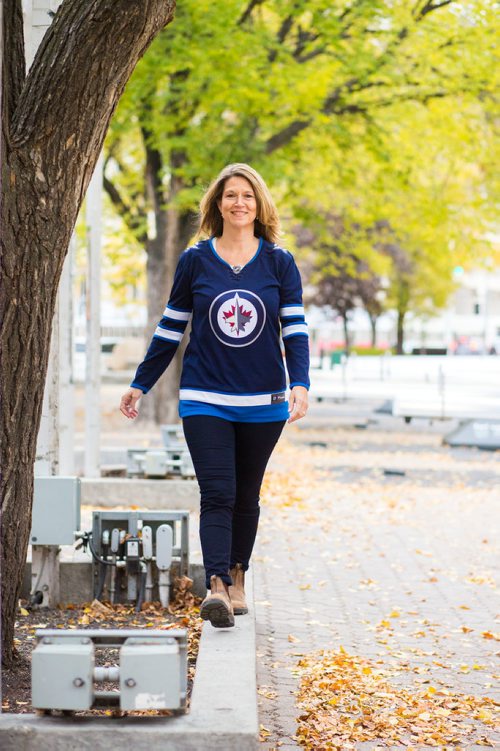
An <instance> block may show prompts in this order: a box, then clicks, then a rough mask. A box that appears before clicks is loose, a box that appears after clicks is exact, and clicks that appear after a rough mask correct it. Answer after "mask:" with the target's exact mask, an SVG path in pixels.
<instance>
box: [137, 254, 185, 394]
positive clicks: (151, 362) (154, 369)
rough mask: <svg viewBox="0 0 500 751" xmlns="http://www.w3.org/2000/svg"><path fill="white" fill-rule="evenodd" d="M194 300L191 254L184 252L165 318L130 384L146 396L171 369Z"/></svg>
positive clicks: (158, 326) (163, 317)
mask: <svg viewBox="0 0 500 751" xmlns="http://www.w3.org/2000/svg"><path fill="white" fill-rule="evenodd" d="M192 309H193V299H192V293H191V278H190V272H189V259H188V253H187V252H184V253H183V254H182V255H181V257H180V259H179V263H178V265H177V269H176V272H175V276H174V283H173V285H172V291H171V293H170V298H169V300H168V303H167V306H166V308H165V310H164V311H163V316H162V318H161V320H160V321H159V322H158V325H157V327H156V329H155V332H154V334H153V338H152V340H151V344H150V345H149V348H148V351H147V352H146V355H145V357H144V360H143V361H142V362H141V364H140V365H139V367H138V368H137V371H136V373H135V376H134V380H133V381H132V383H131V384H130V385H131V386H132V387H133V388H136V389H141V391H142V392H143V393H144V394H147V392H148V391H149V390H150V389H152V388H153V386H154V385H155V383H156V381H157V380H158V379H159V377H160V376H161V375H162V374H163V373H164V372H165V370H166V369H167V368H168V366H169V365H170V362H171V361H172V358H173V356H174V355H175V353H176V351H177V347H178V346H179V344H180V342H181V340H182V337H183V336H184V332H185V330H186V327H187V325H188V322H189V320H190V318H191V314H192Z"/></svg>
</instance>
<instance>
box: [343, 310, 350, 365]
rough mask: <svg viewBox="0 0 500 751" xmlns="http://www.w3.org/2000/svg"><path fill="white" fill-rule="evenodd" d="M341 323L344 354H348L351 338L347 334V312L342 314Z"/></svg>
mask: <svg viewBox="0 0 500 751" xmlns="http://www.w3.org/2000/svg"><path fill="white" fill-rule="evenodd" d="M342 323H343V324H344V341H345V353H346V355H348V354H349V352H350V349H351V339H350V334H349V321H348V318H347V313H343V314H342Z"/></svg>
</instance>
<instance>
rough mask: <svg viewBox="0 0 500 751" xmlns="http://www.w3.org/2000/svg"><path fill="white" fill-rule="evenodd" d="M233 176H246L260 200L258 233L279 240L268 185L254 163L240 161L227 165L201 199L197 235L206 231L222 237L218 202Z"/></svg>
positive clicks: (273, 206)
mask: <svg viewBox="0 0 500 751" xmlns="http://www.w3.org/2000/svg"><path fill="white" fill-rule="evenodd" d="M230 177H244V178H245V180H248V182H249V183H250V185H251V186H252V188H253V191H254V193H255V200H256V203H257V217H256V219H255V224H254V234H255V236H256V237H263V238H264V240H268V241H269V242H272V243H276V242H278V240H279V238H280V235H281V230H280V220H279V216H278V210H277V209H276V206H275V204H274V201H273V199H272V198H271V194H270V192H269V188H268V187H267V185H266V183H265V182H264V180H263V179H262V177H261V176H260V175H259V173H258V172H257V171H256V170H254V169H253V167H250V165H248V164H243V163H239V162H237V163H235V164H228V165H227V166H226V167H224V169H223V170H222V171H221V172H220V173H219V175H218V176H217V177H216V178H215V180H214V181H213V182H212V183H211V184H210V186H209V188H208V190H207V192H206V193H205V195H204V196H203V198H202V199H201V202H200V225H199V229H198V236H200V235H203V234H207V235H209V236H210V237H212V236H215V237H220V236H221V235H222V229H223V221H222V216H221V213H220V211H219V207H218V205H217V202H218V201H220V200H221V198H222V194H223V192H224V186H225V184H226V180H228V179H229V178H230Z"/></svg>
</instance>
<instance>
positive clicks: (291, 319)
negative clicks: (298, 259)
mask: <svg viewBox="0 0 500 751" xmlns="http://www.w3.org/2000/svg"><path fill="white" fill-rule="evenodd" d="M288 256H289V259H290V260H289V262H288V264H287V266H286V268H285V269H284V273H283V278H282V281H281V292H280V313H279V314H280V322H281V336H282V339H283V344H284V346H285V360H286V367H287V370H288V377H289V379H290V388H293V387H294V386H305V388H306V389H308V388H309V386H310V380H309V334H308V331H307V323H306V320H305V316H304V305H303V303H302V282H301V280H300V274H299V270H298V268H297V266H296V264H295V261H294V259H293V257H292V256H291V255H290V254H288Z"/></svg>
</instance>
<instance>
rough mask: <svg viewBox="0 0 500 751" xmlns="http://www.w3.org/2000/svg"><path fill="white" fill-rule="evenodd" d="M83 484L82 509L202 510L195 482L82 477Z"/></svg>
mask: <svg viewBox="0 0 500 751" xmlns="http://www.w3.org/2000/svg"><path fill="white" fill-rule="evenodd" d="M81 483H82V484H81V502H82V505H88V506H105V507H108V506H109V507H113V506H139V507H140V508H145V509H168V510H177V509H179V510H183V509H187V510H188V511H197V510H198V509H199V507H200V491H199V488H198V483H197V482H196V481H195V480H140V479H135V478H122V477H97V478H88V477H82V480H81Z"/></svg>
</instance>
